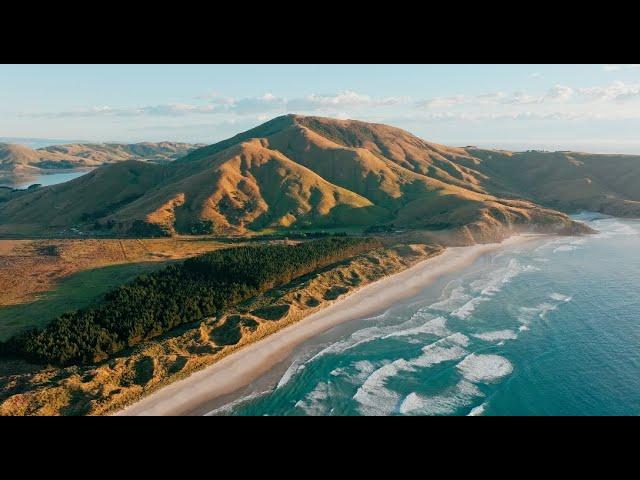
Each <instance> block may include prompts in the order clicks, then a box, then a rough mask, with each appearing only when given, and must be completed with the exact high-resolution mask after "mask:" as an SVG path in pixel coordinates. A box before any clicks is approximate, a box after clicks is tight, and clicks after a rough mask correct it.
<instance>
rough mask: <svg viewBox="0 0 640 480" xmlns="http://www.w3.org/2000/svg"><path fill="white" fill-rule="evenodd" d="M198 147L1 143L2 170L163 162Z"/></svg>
mask: <svg viewBox="0 0 640 480" xmlns="http://www.w3.org/2000/svg"><path fill="white" fill-rule="evenodd" d="M198 147H199V145H191V144H188V143H178V142H158V143H151V142H143V143H134V144H120V143H99V144H98V143H95V144H69V145H54V146H51V147H45V148H39V149H37V150H34V149H31V148H29V147H27V146H24V145H17V144H11V143H0V171H3V172H12V173H18V174H19V173H34V172H38V171H40V170H47V169H56V168H57V169H60V168H79V167H97V166H99V165H104V164H108V163H116V162H123V161H126V160H140V161H149V162H155V163H162V162H169V161H172V160H175V159H177V158H179V157H183V156H185V155H186V154H187V153H189V152H190V151H192V150H194V149H195V148H198Z"/></svg>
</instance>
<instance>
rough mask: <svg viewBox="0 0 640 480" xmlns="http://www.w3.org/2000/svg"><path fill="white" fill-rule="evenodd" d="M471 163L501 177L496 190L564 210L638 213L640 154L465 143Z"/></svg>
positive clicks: (628, 215)
mask: <svg viewBox="0 0 640 480" xmlns="http://www.w3.org/2000/svg"><path fill="white" fill-rule="evenodd" d="M467 152H468V153H469V154H470V155H472V156H473V157H474V158H476V159H477V160H479V163H477V164H476V165H475V168H476V169H477V170H478V171H480V172H482V173H483V174H484V175H486V176H488V177H491V178H494V179H496V180H498V181H499V182H500V185H499V189H497V190H498V193H501V194H509V195H513V196H518V197H524V198H530V199H532V200H534V201H536V202H538V203H541V204H544V205H548V206H550V207H552V208H557V209H561V210H564V211H569V212H571V211H575V210H582V209H584V210H590V211H596V212H601V213H605V214H609V215H615V216H621V217H640V156H635V155H594V154H589V153H579V152H538V151H529V152H521V153H513V152H503V151H495V150H479V149H467Z"/></svg>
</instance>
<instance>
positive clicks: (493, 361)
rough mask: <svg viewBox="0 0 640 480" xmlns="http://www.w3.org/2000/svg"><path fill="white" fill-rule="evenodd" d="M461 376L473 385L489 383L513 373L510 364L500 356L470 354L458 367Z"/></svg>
mask: <svg viewBox="0 0 640 480" xmlns="http://www.w3.org/2000/svg"><path fill="white" fill-rule="evenodd" d="M457 368H458V370H460V373H462V376H463V377H464V378H466V379H467V380H469V381H470V382H473V383H480V382H481V383H491V382H494V381H496V380H498V379H500V378H502V377H504V376H506V375H509V374H510V373H511V372H512V371H513V365H511V362H510V361H509V360H507V359H506V358H504V357H501V356H500V355H486V354H476V353H472V354H470V355H467V356H466V357H465V358H464V359H463V360H462V361H461V362H460V363H459V364H458V365H457Z"/></svg>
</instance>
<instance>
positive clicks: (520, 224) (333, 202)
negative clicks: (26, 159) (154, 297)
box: [0, 115, 640, 242]
mask: <svg viewBox="0 0 640 480" xmlns="http://www.w3.org/2000/svg"><path fill="white" fill-rule="evenodd" d="M138 145H142V144H138ZM141 148H142V147H141ZM51 149H52V150H54V151H55V153H56V154H60V155H69V154H73V155H78V154H79V151H78V150H75V149H73V148H69V146H65V148H61V147H51ZM91 158H97V157H91ZM563 159H564V160H563ZM639 159H640V157H614V156H597V155H590V156H589V155H586V154H543V153H538V152H536V154H535V155H533V154H530V153H522V154H514V153H509V152H496V151H489V150H479V149H474V148H466V149H463V148H452V147H446V146H443V145H438V144H435V143H430V142H426V141H424V140H422V139H419V138H417V137H415V136H413V135H411V134H410V133H408V132H405V131H403V130H400V129H397V128H394V127H390V126H386V125H378V124H371V123H365V122H360V121H353V120H334V119H328V118H319V117H302V116H297V115H287V116H282V117H277V118H275V119H273V120H271V121H269V122H267V123H265V124H262V125H260V126H258V127H256V128H253V129H251V130H249V131H247V132H244V133H241V134H238V135H236V136H234V137H232V138H230V139H227V140H224V141H222V142H219V143H216V144H213V145H210V146H207V147H203V148H199V149H196V150H194V151H192V152H191V153H189V154H188V155H186V156H184V157H183V158H180V159H178V160H176V161H174V162H171V163H165V164H162V165H154V164H151V163H142V162H137V161H122V162H120V163H117V164H115V165H109V166H105V167H102V168H99V169H97V170H94V171H93V172H91V173H89V174H87V175H85V176H82V177H80V178H77V179H75V180H72V181H70V182H67V183H64V184H60V185H55V186H52V187H45V188H40V189H37V190H35V191H32V192H24V193H20V194H18V195H14V196H11V197H10V198H9V199H7V201H5V202H3V203H0V232H8V231H20V230H22V229H24V228H29V229H30V230H31V231H35V230H44V231H59V230H61V229H66V228H70V227H72V226H73V227H77V228H81V229H82V230H83V231H91V230H99V231H102V232H112V233H118V234H133V235H169V234H174V233H191V234H197V233H216V234H246V233H250V232H255V231H260V230H263V229H265V228H305V227H322V228H327V227H349V226H371V225H391V224H392V225H393V227H394V228H396V229H398V228H401V229H406V228H409V229H421V230H427V231H434V232H435V231H449V232H451V231H453V232H455V233H456V234H459V235H460V234H461V235H462V236H463V238H465V239H466V241H469V242H472V241H478V240H480V241H485V240H486V241H488V240H492V239H497V238H501V237H502V236H503V235H504V234H505V232H508V231H514V230H532V229H533V230H538V231H545V232H548V231H552V232H565V233H571V232H580V231H584V230H585V229H584V227H582V226H581V224H576V223H575V222H572V221H571V220H570V219H569V218H568V217H567V216H566V214H565V213H561V212H560V211H557V210H554V209H553V208H558V209H562V210H564V211H565V212H567V211H572V210H575V209H580V208H589V209H592V210H598V211H605V212H606V213H611V212H613V211H614V210H615V209H614V208H613V207H612V206H614V205H615V208H616V209H617V210H615V211H616V212H618V213H620V214H629V215H632V214H635V212H637V210H636V208H637V201H638V200H640V199H637V193H636V192H640V188H635V189H634V185H635V186H638V185H639V184H640V161H639ZM563 162H564V163H563ZM565 164H567V165H565ZM577 164H580V167H578V166H577ZM608 164H611V165H615V168H613V167H611V168H609V167H608ZM560 167H562V168H560ZM615 172H618V174H616V173H615ZM619 172H625V173H626V176H625V175H622V174H621V173H619ZM634 172H635V173H634ZM618 177H619V178H618ZM585 179H588V180H585ZM581 182H584V183H588V182H591V183H589V184H590V185H594V187H593V188H592V189H591V190H588V189H585V188H582V187H581V186H580V185H581ZM572 185H575V188H569V186H572ZM596 187H597V188H596ZM634 195H635V196H634Z"/></svg>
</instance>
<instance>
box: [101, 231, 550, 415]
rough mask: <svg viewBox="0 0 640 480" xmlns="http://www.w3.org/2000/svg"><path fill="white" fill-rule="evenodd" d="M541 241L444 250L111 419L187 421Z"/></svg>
mask: <svg viewBox="0 0 640 480" xmlns="http://www.w3.org/2000/svg"><path fill="white" fill-rule="evenodd" d="M540 237H541V235H516V236H512V237H510V238H508V239H506V240H504V241H502V242H501V243H490V244H478V245H472V246H466V247H448V248H447V249H446V250H445V251H444V252H443V253H442V254H440V255H438V256H436V257H432V258H428V259H425V260H423V261H420V262H418V263H417V264H415V265H413V266H411V267H409V268H407V269H406V270H403V271H402V272H399V273H396V274H394V275H390V276H386V277H384V278H381V279H379V280H377V281H375V282H373V283H370V284H368V285H365V286H363V287H362V288H360V289H358V290H356V291H354V292H353V293H351V294H350V295H347V296H345V297H344V298H341V299H339V300H337V301H335V302H334V303H332V304H331V305H329V306H327V307H326V308H324V309H322V310H320V311H318V312H315V313H313V314H311V315H309V316H308V317H306V318H303V319H302V320H300V321H298V322H296V323H293V324H291V325H288V326H286V327H284V328H283V329H281V330H279V331H277V332H275V333H273V334H271V335H269V336H267V337H265V338H263V339H261V340H259V341H257V342H255V343H252V344H249V345H246V346H245V347H243V348H241V349H240V350H238V351H236V352H233V353H232V354H230V355H229V356H227V357H225V358H223V359H221V360H220V361H218V362H216V363H214V364H212V365H210V366H208V367H206V368H204V369H202V370H199V371H197V372H195V373H193V374H192V375H190V376H189V377H187V378H184V379H181V380H178V381H176V382H174V383H171V384H169V385H167V386H165V387H163V388H161V389H160V390H157V391H155V392H153V393H151V394H150V395H149V396H147V397H144V398H142V399H141V400H139V401H138V402H136V403H133V404H131V405H129V406H127V407H125V408H123V409H121V410H118V411H116V412H114V413H113V414H112V415H115V416H148V415H189V414H193V413H194V412H198V411H201V409H202V406H204V405H206V404H210V403H211V402H213V401H215V400H216V399H219V398H221V397H224V396H229V395H232V394H233V393H234V392H237V391H239V390H240V389H242V388H243V387H246V386H247V385H249V384H251V383H252V382H253V381H255V380H257V379H258V378H260V377H261V376H262V375H264V374H265V373H268V372H269V371H270V370H271V369H272V368H274V367H275V366H277V365H278V363H280V362H282V361H283V360H285V359H286V358H287V357H288V356H289V355H290V354H291V353H292V351H293V350H294V349H295V348H296V347H297V346H298V345H300V344H301V343H303V342H304V341H306V340H308V339H310V338H312V337H314V336H316V335H318V334H320V333H322V332H325V331H327V330H329V329H330V328H332V327H335V326H336V325H339V324H342V323H344V322H347V321H350V320H356V319H358V318H363V317H365V316H368V315H372V314H376V313H378V312H380V311H382V310H384V309H386V308H389V307H391V306H392V305H394V304H395V303H396V302H398V301H400V300H402V299H406V298H410V297H412V296H414V295H416V294H418V293H419V292H420V290H422V289H424V288H425V287H427V286H429V285H430V284H432V283H433V282H435V281H436V280H437V279H438V278H440V277H441V276H443V275H446V274H449V273H453V272H456V271H458V270H461V269H463V268H465V267H467V266H469V265H471V264H472V263H473V262H475V261H476V260H477V259H478V258H479V257H480V256H482V255H484V254H487V253H490V252H493V251H496V250H499V249H502V248H506V247H509V246H513V245H518V244H521V243H525V242H528V241H531V240H534V239H537V238H540Z"/></svg>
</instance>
